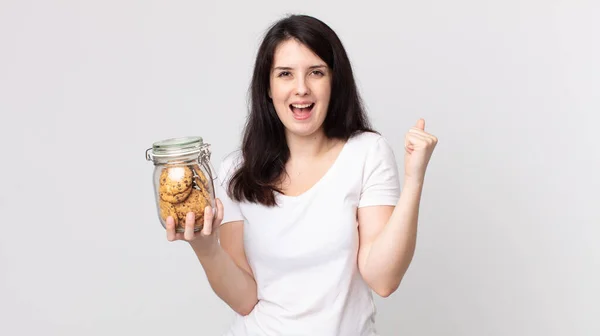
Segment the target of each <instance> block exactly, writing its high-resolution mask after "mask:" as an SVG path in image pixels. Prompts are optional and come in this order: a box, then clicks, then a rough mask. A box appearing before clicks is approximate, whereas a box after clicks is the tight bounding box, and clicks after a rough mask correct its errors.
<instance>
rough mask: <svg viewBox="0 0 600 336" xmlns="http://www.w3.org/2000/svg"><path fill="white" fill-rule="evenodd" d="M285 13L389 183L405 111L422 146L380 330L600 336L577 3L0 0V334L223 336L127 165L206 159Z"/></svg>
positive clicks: (206, 294) (594, 32) (598, 83)
mask: <svg viewBox="0 0 600 336" xmlns="http://www.w3.org/2000/svg"><path fill="white" fill-rule="evenodd" d="M289 13H303V14H310V15H314V16H316V17H318V18H320V19H322V20H324V21H325V22H326V23H327V24H329V25H330V26H331V27H332V28H333V29H334V30H335V31H336V32H337V33H338V34H339V36H340V38H341V39H342V41H343V43H344V45H345V47H346V48H347V51H348V53H349V55H350V58H351V61H352V64H353V66H354V70H355V74H356V77H357V80H358V83H359V87H360V92H361V94H362V95H363V98H364V100H365V104H366V106H367V108H368V111H369V115H370V117H371V118H372V121H373V123H374V125H375V127H376V128H377V129H378V130H379V131H380V132H381V133H382V134H383V135H384V136H385V137H386V138H387V139H389V141H390V142H391V143H392V144H394V148H395V151H396V157H397V160H398V163H399V167H400V169H402V168H403V155H404V152H403V139H404V134H405V133H406V131H407V130H408V129H409V128H410V127H411V126H413V125H414V123H415V122H416V121H417V119H418V118H420V117H423V118H425V120H426V131H428V132H430V133H432V134H435V135H436V136H437V137H438V138H439V144H438V147H437V149H436V151H435V153H434V156H433V158H432V160H431V163H430V166H429V169H428V173H427V177H426V185H425V190H424V194H423V199H422V206H421V217H420V223H419V225H420V226H419V236H418V246H417V250H416V254H415V257H414V260H413V263H412V265H411V266H410V268H409V271H408V273H407V275H406V277H405V279H404V281H403V283H402V285H401V287H400V288H399V289H398V291H397V292H396V293H395V294H394V295H392V296H391V297H389V298H387V299H381V298H377V301H376V303H377V307H378V312H379V314H378V317H377V325H378V328H379V331H380V333H381V335H400V336H401V335H453V336H454V335H457V336H458V335H469V336H470V335H473V336H481V335H487V336H490V335H493V336H500V335H540V336H542V335H543V336H550V335H569V336H574V335H577V336H583V335H586V336H594V335H600V319H599V318H598V317H599V316H600V243H599V242H600V229H599V226H600V196H599V194H598V190H599V189H600V181H599V177H598V174H599V173H600V153H599V151H598V146H599V145H600V141H599V140H598V124H599V123H600V117H599V112H600V65H599V60H600V47H599V44H600V23H599V22H600V20H598V17H600V3H599V2H598V1H583V0H562V1H561V0H553V1H547V0H546V1H542V0H539V1H536V0H521V1H514V0H509V1H476V0H472V1H468V0H457V1H441V0H426V1H395V2H392V1H390V2H377V1H365V2H360V3H351V2H345V1H337V2H332V1H329V2H319V1H301V2H282V1H250V2H242V1H240V2H230V1H224V2H219V1H191V0H187V1H186V0H177V1H150V0H137V1H126V0H124V1H114V0H105V1H75V0H63V1H57V0H55V1H40V0H38V1H26V0H19V1H17V0H1V1H0V113H1V116H2V118H1V119H0V170H1V172H0V173H1V175H0V178H1V184H0V188H1V192H0V213H1V214H2V217H3V218H2V233H1V234H0V334H1V335H7V336H9V335H10V336H17V335H45V336H51V335H90V336H95V335H157V336H158V335H167V334H170V335H207V336H211V335H220V333H221V332H223V331H224V330H225V329H226V328H227V325H228V324H229V322H230V321H231V317H232V311H231V310H230V309H229V308H228V307H227V306H226V305H225V304H224V303H223V302H221V301H220V300H219V299H218V298H217V297H216V295H214V293H213V291H212V289H211V288H210V287H209V285H208V282H207V281H206V278H205V274H204V272H203V270H202V268H201V267H200V265H199V263H198V262H197V260H196V259H195V256H194V255H193V253H192V251H191V249H190V248H189V246H187V245H186V243H182V242H179V243H169V242H167V240H166V237H165V232H164V229H163V228H162V226H161V225H160V224H159V222H158V217H157V214H156V209H155V207H154V200H153V197H154V196H153V192H152V182H151V181H152V180H151V178H152V170H153V165H152V163H151V162H148V161H146V160H145V156H144V152H145V150H146V149H147V148H149V147H151V146H152V143H153V142H154V141H157V140H161V139H164V138H170V137H176V136H185V135H199V136H202V137H204V139H205V141H206V142H209V143H210V144H211V145H212V159H213V165H214V166H215V167H218V166H219V164H220V160H221V159H222V158H223V157H224V156H225V155H227V154H228V153H230V152H232V151H234V150H235V149H236V148H237V146H238V145H239V142H240V134H241V130H242V127H243V124H244V121H245V117H246V112H247V108H246V102H247V100H246V98H247V89H248V84H249V81H250V75H251V72H252V66H253V62H254V57H255V55H256V50H257V47H258V43H259V41H260V39H261V37H262V35H263V33H264V32H265V31H266V29H267V28H268V27H269V25H271V24H272V23H273V22H274V21H276V20H278V19H280V18H282V17H284V16H285V15H286V14H289ZM315 234H318V232H315ZM332 336H333V335H332ZM342 336H350V335H342Z"/></svg>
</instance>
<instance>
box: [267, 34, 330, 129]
mask: <svg viewBox="0 0 600 336" xmlns="http://www.w3.org/2000/svg"><path fill="white" fill-rule="evenodd" d="M330 95H331V72H330V69H329V68H328V67H327V63H325V62H324V61H323V60H322V59H321V58H319V57H318V56H317V55H316V54H314V53H313V52H312V51H311V50H310V49H308V48H307V47H306V46H304V45H303V44H301V43H300V42H298V41H296V40H294V39H290V40H287V41H284V42H282V43H281V44H280V45H279V46H278V47H277V49H275V55H274V59H273V67H272V68H271V76H270V90H269V97H271V99H272V100H273V105H274V106H275V110H276V111H277V115H278V116H279V119H280V120H281V122H282V123H283V125H284V126H285V128H286V130H287V132H290V133H292V134H294V135H298V136H308V135H311V134H313V133H315V132H316V131H318V130H320V128H321V126H322V125H323V121H324V120H325V116H326V115H327V108H328V106H329V98H330Z"/></svg>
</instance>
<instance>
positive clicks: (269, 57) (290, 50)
mask: <svg viewBox="0 0 600 336" xmlns="http://www.w3.org/2000/svg"><path fill="white" fill-rule="evenodd" d="M436 143H437V139H436V138H435V137H434V136H432V135H430V134H428V133H426V132H425V131H424V121H423V120H422V119H421V120H419V121H418V122H417V124H416V126H415V127H413V128H411V129H410V130H409V131H408V133H407V134H406V140H405V149H406V153H405V173H404V176H403V191H402V193H400V176H399V175H398V169H397V166H396V161H395V157H394V153H393V152H392V149H391V147H390V145H389V144H388V142H387V141H386V140H385V139H384V138H382V137H381V136H380V135H379V134H378V133H376V132H374V131H373V130H372V129H371V127H370V125H369V122H368V120H367V117H366V116H365V112H364V110H363V107H362V106H361V101H360V98H359V95H358V92H357V88H356V84H355V81H354V78H353V73H352V69H351V66H350V62H349V60H348V57H347V55H346V52H345V50H344V48H343V46H342V43H341V42H340V40H339V39H338V37H337V35H336V34H335V33H334V32H333V31H332V30H331V29H330V28H329V27H328V26H327V25H325V24H324V23H323V22H321V21H319V20H317V19H315V18H312V17H308V16H290V17H287V18H285V19H283V20H281V21H279V22H277V23H276V24H275V25H273V26H272V27H271V28H270V30H269V31H268V32H267V34H266V36H265V38H264V41H263V42H262V44H261V46H260V49H259V51H258V55H257V58H256V64H255V69H254V74H253V78H252V84H251V110H250V115H249V119H248V122H247V125H246V128H245V133H244V137H243V143H242V149H241V151H240V152H239V153H235V154H233V155H230V156H229V157H227V158H226V159H225V160H224V161H223V162H222V164H221V167H220V170H219V174H218V178H219V180H218V183H217V187H216V189H217V190H216V192H217V197H218V200H217V202H216V204H217V211H216V215H214V214H213V211H212V209H210V208H207V209H206V214H205V226H204V229H203V231H202V232H199V233H196V234H194V232H193V225H194V218H193V213H190V214H188V218H187V222H186V231H185V233H175V229H174V223H173V221H172V220H171V219H169V221H168V224H167V238H168V239H169V240H170V241H174V240H185V241H188V242H189V243H190V245H191V246H192V248H193V250H194V252H195V253H196V255H197V257H198V259H199V261H200V263H201V264H202V266H203V268H204V270H205V272H206V275H207V277H208V280H209V282H210V284H211V286H212V288H213V290H214V291H215V293H216V294H217V295H218V296H219V297H220V298H221V299H222V300H224V301H225V302H226V303H227V304H228V305H229V306H230V307H231V308H232V309H233V310H235V311H236V312H237V313H238V314H237V315H236V316H237V319H236V321H235V322H234V324H233V325H232V327H231V329H230V330H229V332H228V335H236V336H238V335H332V336H333V335H343V336H350V335H359V336H367V335H376V331H375V326H374V314H375V308H374V304H373V299H372V294H371V293H372V291H374V292H375V293H377V294H378V295H380V296H382V297H387V296H389V295H390V294H392V293H393V292H394V291H395V290H396V288H397V287H398V285H399V284H400V281H401V280H402V277H403V276H404V273H405V272H406V270H407V268H408V266H409V263H410V261H411V259H412V256H413V252H414V249H415V239H416V231H417V217H418V207H419V201H420V197H421V192H422V188H423V182H424V176H425V170H426V166H427V164H428V162H429V159H430V157H431V154H432V152H433V149H434V148H435V145H436Z"/></svg>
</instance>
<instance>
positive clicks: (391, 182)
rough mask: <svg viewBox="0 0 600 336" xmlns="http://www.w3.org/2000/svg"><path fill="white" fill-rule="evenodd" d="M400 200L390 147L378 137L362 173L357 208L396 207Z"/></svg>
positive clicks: (398, 179)
mask: <svg viewBox="0 0 600 336" xmlns="http://www.w3.org/2000/svg"><path fill="white" fill-rule="evenodd" d="M399 198H400V177H399V173H398V165H397V164H396V157H395V155H394V151H393V149H392V147H391V146H390V145H389V143H388V142H387V140H385V138H383V137H379V138H378V139H377V141H376V142H375V144H374V145H372V146H371V148H370V149H369V151H368V153H367V156H366V159H365V163H364V171H363V181H362V190H361V195H360V200H359V203H358V207H359V208H361V207H365V206H374V205H396V204H397V203H398V200H399Z"/></svg>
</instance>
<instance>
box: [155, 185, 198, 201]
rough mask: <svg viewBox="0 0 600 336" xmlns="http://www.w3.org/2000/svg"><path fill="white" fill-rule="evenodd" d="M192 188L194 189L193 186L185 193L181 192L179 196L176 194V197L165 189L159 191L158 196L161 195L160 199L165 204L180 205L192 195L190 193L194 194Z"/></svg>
mask: <svg viewBox="0 0 600 336" xmlns="http://www.w3.org/2000/svg"><path fill="white" fill-rule="evenodd" d="M192 188H193V186H190V187H189V188H187V189H186V190H184V191H183V192H180V193H179V194H175V195H171V194H169V193H167V192H165V190H164V189H163V188H161V189H159V191H158V194H159V195H160V199H161V200H163V201H165V202H169V203H180V202H183V201H185V199H186V198H187V197H188V196H189V195H190V193H191V192H192Z"/></svg>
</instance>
